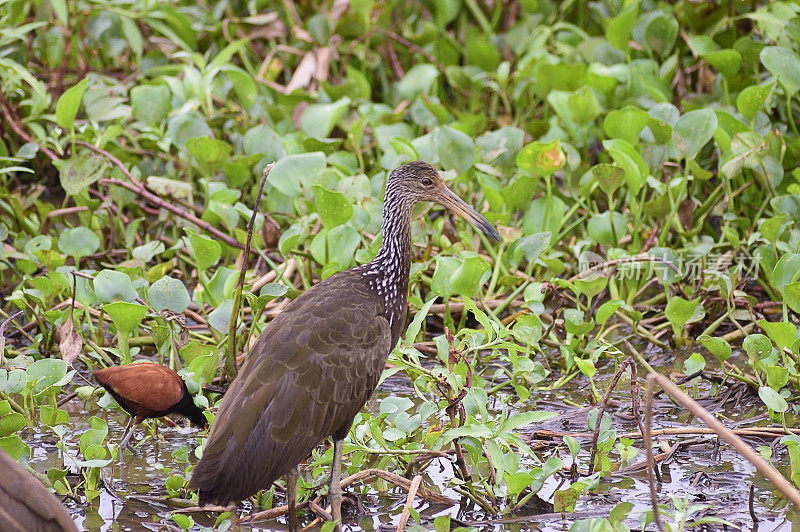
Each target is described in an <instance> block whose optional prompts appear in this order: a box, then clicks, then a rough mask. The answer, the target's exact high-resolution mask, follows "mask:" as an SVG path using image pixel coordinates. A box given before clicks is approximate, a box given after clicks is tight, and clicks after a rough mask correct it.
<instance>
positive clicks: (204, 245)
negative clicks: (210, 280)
mask: <svg viewBox="0 0 800 532" xmlns="http://www.w3.org/2000/svg"><path fill="white" fill-rule="evenodd" d="M184 239H185V240H186V242H187V244H188V246H187V247H188V248H189V253H191V255H192V258H193V259H194V262H195V266H197V269H198V270H200V271H201V272H204V271H206V270H207V269H208V268H210V267H211V266H213V265H214V263H216V262H217V260H218V259H219V256H220V254H221V253H222V246H220V244H219V242H217V241H216V240H213V239H211V238H208V237H206V236H203V235H200V234H198V233H191V234H190V235H188V236H187V237H184Z"/></svg>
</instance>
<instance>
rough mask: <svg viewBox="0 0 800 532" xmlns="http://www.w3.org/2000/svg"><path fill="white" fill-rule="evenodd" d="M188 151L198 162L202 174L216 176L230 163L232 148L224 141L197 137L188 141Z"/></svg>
mask: <svg viewBox="0 0 800 532" xmlns="http://www.w3.org/2000/svg"><path fill="white" fill-rule="evenodd" d="M186 149H187V150H189V153H191V154H192V156H193V157H194V160H195V161H197V168H198V169H199V170H200V171H201V172H203V173H204V174H214V173H216V172H219V171H220V170H221V169H222V166H223V165H224V164H225V162H226V161H228V159H229V157H230V154H231V149H232V148H231V145H230V144H228V143H227V142H225V141H223V140H217V139H212V138H208V137H195V138H191V139H189V140H187V141H186Z"/></svg>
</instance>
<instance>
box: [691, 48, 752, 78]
mask: <svg viewBox="0 0 800 532" xmlns="http://www.w3.org/2000/svg"><path fill="white" fill-rule="evenodd" d="M700 57H702V58H703V59H705V60H706V61H708V62H709V63H710V64H711V66H713V67H714V68H716V69H717V70H718V71H719V73H720V74H722V75H723V76H725V77H726V78H730V77H732V76H733V75H735V74H736V73H737V72H738V71H739V69H740V68H741V66H742V56H741V54H739V52H737V51H736V50H730V49H726V50H714V51H709V52H704V53H702V54H700Z"/></svg>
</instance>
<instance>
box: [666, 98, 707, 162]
mask: <svg viewBox="0 0 800 532" xmlns="http://www.w3.org/2000/svg"><path fill="white" fill-rule="evenodd" d="M716 129H717V115H716V114H715V113H714V111H712V110H711V109H700V110H696V111H689V112H688V113H686V114H685V115H683V116H681V117H680V118H679V119H678V122H677V123H676V124H675V127H674V129H673V131H672V142H673V143H674V144H675V147H676V148H678V150H680V151H681V153H683V155H684V157H686V159H695V158H696V157H697V154H698V153H700V150H701V149H702V148H703V146H705V145H706V144H707V143H708V141H709V140H711V139H712V137H713V136H714V131H716Z"/></svg>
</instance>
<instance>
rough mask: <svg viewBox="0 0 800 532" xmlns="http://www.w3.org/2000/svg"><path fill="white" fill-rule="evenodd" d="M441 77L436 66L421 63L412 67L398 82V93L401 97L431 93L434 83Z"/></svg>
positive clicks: (411, 97) (414, 96) (413, 96)
mask: <svg viewBox="0 0 800 532" xmlns="http://www.w3.org/2000/svg"><path fill="white" fill-rule="evenodd" d="M438 78H439V71H438V70H436V67H435V66H433V65H431V64H427V63H420V64H417V65H414V66H413V67H411V68H410V69H409V70H408V72H406V75H405V76H403V79H401V80H400V82H398V84H397V94H398V95H399V96H400V97H401V98H408V99H414V98H416V97H417V96H420V95H421V94H430V93H431V89H432V88H433V84H434V83H435V82H436V80H437V79H438Z"/></svg>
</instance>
